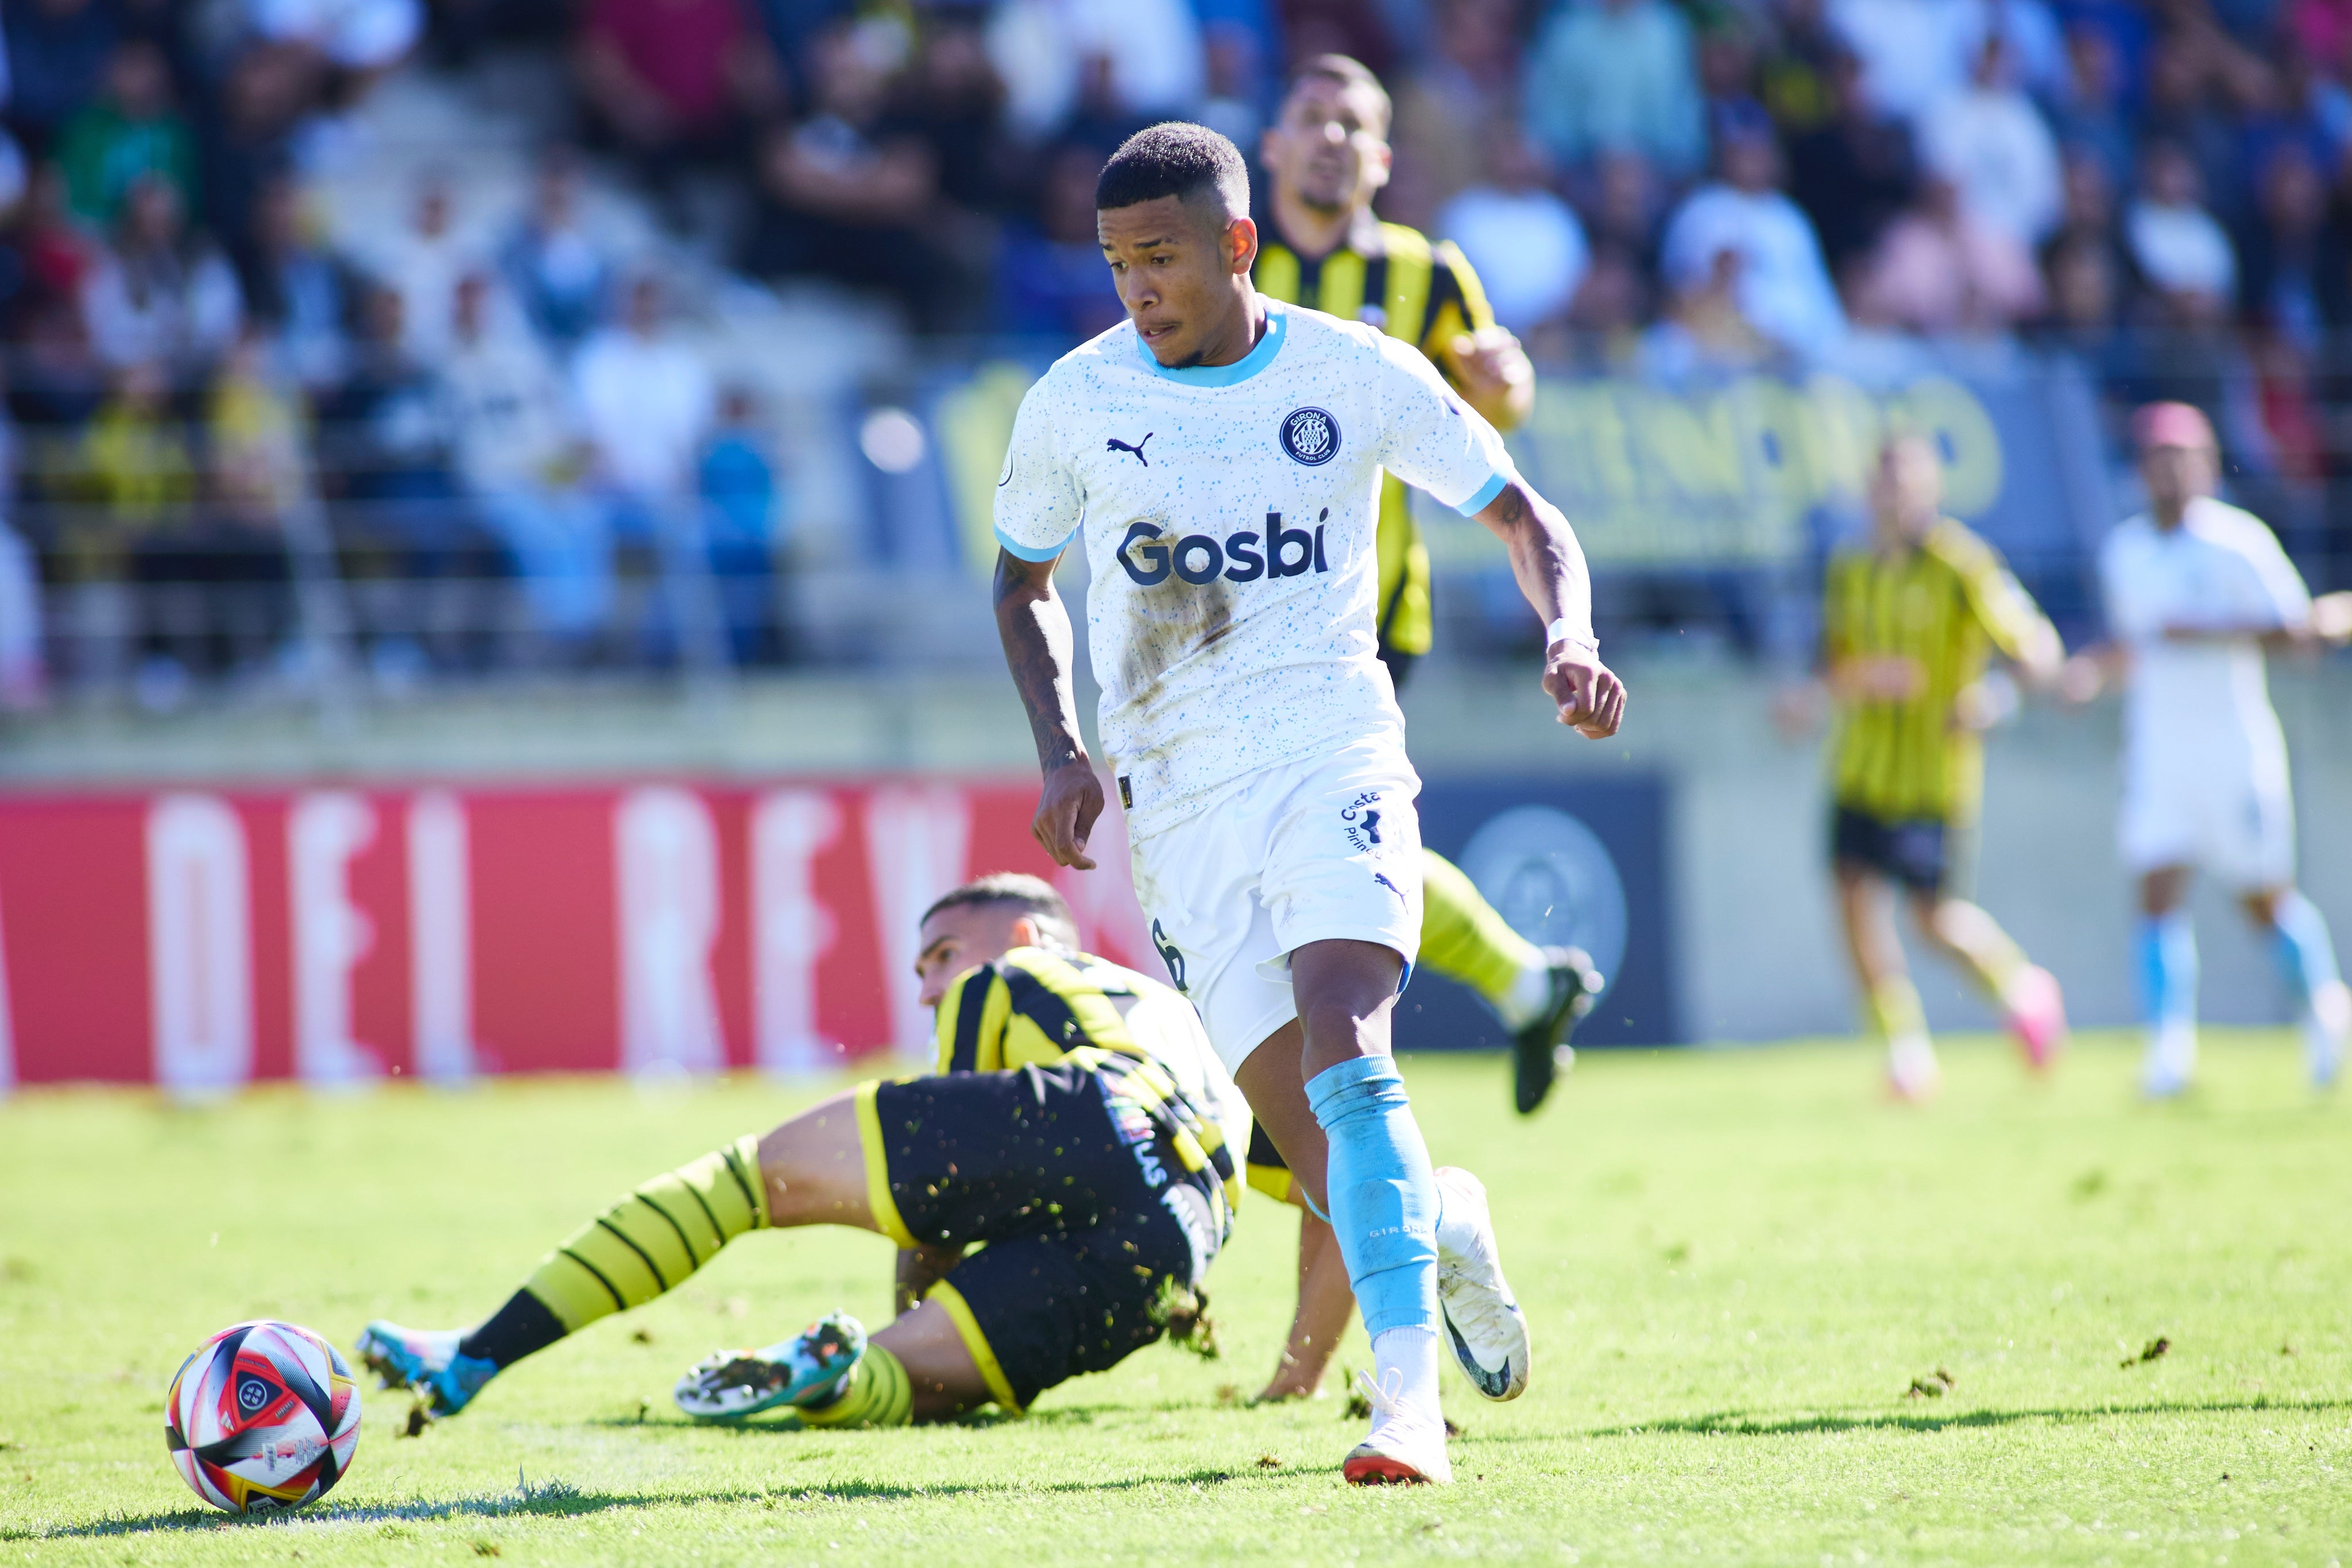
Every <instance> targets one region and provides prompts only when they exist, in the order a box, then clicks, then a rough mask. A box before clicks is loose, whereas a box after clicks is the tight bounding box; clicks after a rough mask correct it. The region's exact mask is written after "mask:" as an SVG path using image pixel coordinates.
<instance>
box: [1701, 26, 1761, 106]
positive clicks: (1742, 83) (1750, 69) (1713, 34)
mask: <svg viewBox="0 0 2352 1568" xmlns="http://www.w3.org/2000/svg"><path fill="white" fill-rule="evenodd" d="M1755 74H1756V53H1755V50H1754V49H1753V48H1752V47H1750V46H1749V44H1748V35H1747V34H1746V33H1745V32H1744V31H1742V30H1741V29H1740V28H1738V27H1737V26H1718V27H1716V28H1714V29H1712V30H1711V31H1709V32H1708V33H1707V35H1706V37H1704V38H1702V39H1700V40H1699V46H1698V80H1699V87H1700V89H1701V90H1703V91H1704V92H1705V93H1706V96H1707V97H1709V98H1711V99H1729V98H1744V97H1746V96H1747V94H1748V82H1749V80H1750V79H1751V78H1753V77H1754V76H1755Z"/></svg>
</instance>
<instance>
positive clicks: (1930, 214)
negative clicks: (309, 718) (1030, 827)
mask: <svg viewBox="0 0 2352 1568" xmlns="http://www.w3.org/2000/svg"><path fill="white" fill-rule="evenodd" d="M0 37H4V38H5V62H0V63H4V64H5V69H0V95H5V98H0V119H5V127H6V134H5V139H0V342H4V343H5V373H6V384H5V394H6V395H5V410H6V414H7V418H6V420H5V423H0V486H5V490H0V494H5V514H0V515H5V528H0V703H26V702H30V701H36V700H38V698H39V695H40V692H41V687H42V685H43V682H44V680H45V679H55V678H60V677H62V678H68V679H71V680H74V681H89V682H93V683H97V684H104V683H106V682H109V681H116V682H120V681H131V682H133V683H135V684H137V685H138V687H139V689H140V690H141V691H142V695H149V696H152V697H153V698H154V699H155V700H158V701H168V700H170V697H171V695H172V693H173V691H174V690H175V689H176V685H175V683H180V682H184V681H185V680H186V679H188V678H191V677H195V676H205V675H217V674H234V673H236V672H239V671H247V670H255V669H265V668H278V669H281V670H282V669H283V668H284V667H286V666H287V665H288V664H289V662H295V663H299V660H300V659H302V658H304V657H309V656H315V649H316V648H317V647H318V646H319V645H320V644H319V643H318V641H317V638H316V636H315V635H308V636H306V634H305V633H306V632H307V633H318V632H320V631H321V629H322V627H326V626H327V625H328V623H329V622H333V625H332V627H331V630H332V631H333V632H335V634H336V635H337V636H339V637H341V638H343V639H345V640H346V642H347V643H348V645H349V646H351V647H352V648H354V649H356V650H357V651H358V652H359V653H361V654H362V656H363V657H364V658H365V659H366V660H367V661H368V662H369V663H370V664H372V665H373V667H374V668H375V669H376V670H377V672H378V673H379V674H383V675H386V676H389V677H397V676H398V675H400V674H401V673H402V672H404V671H407V672H415V673H423V672H428V671H439V670H455V671H463V670H467V669H471V668H488V667H508V666H510V665H512V664H518V663H520V664H538V665H543V666H547V667H554V668H579V667H594V666H597V665H600V664H629V665H635V664H644V663H647V662H652V663H656V664H663V663H667V664H694V663H697V662H704V663H718V664H758V663H766V662H774V661H778V660H782V659H785V658H788V657H790V656H792V653H793V647H792V642H791V639H790V638H789V637H788V636H786V635H785V634H784V632H783V629H782V621H783V618H782V616H781V615H780V614H779V612H778V611H777V605H778V603H779V602H780V586H781V579H780V577H779V573H778V562H779V560H780V559H786V553H787V552H784V551H782V549H781V548H780V547H781V546H782V542H783V539H784V536H785V533H786V531H787V527H786V525H787V522H788V519H789V517H790V507H789V505H788V498H787V495H786V486H785V485H784V483H783V476H782V475H781V474H780V473H779V471H778V468H777V464H776V459H775V455H774V454H773V452H772V449H771V445H770V443H769V441H768V439H767V422H765V421H764V420H763V415H762V413H761V408H760V404H759V399H758V397H757V395H756V394H755V393H754V392H752V391H751V390H750V389H747V388H743V387H738V386H731V385H722V384H719V382H718V381H717V380H716V379H715V378H714V375H713V373H712V372H711V371H710V370H709V366H708V363H707V360H706V358H705V357H704V356H702V355H700V354H698V352H696V351H695V350H693V349H691V348H690V347H689V346H688V345H687V344H686V343H684V342H683V341H681V340H680V338H679V336H678V333H677V327H676V325H675V323H674V322H673V320H672V319H671V318H672V314H673V311H672V307H673V306H674V304H675V303H676V301H674V300H672V299H670V298H667V290H666V287H665V280H664V278H663V277H662V276H661V275H660V274H659V273H658V272H657V271H653V270H647V269H645V268H643V267H638V266H635V265H633V264H631V263H629V262H627V261H625V259H624V258H623V257H622V256H619V255H618V254H617V253H616V252H615V251H614V248H613V247H612V246H610V245H609V244H608V243H606V242H605V241H604V239H603V238H602V237H601V236H600V235H599V234H598V233H597V231H596V229H595V226H594V225H593V224H590V223H588V222H586V221H585V220H584V219H583V201H582V190H583V171H584V170H586V169H591V168H593V169H600V170H603V171H604V172H606V173H607V175H608V176H610V177H612V178H614V179H616V180H618V181H620V182H621V183H624V184H625V186H627V187H628V188H631V189H634V190H635V192H636V193H637V194H638V198H639V199H640V200H641V201H642V203H643V204H644V205H645V207H646V210H647V211H648V212H649V213H650V214H653V215H654V216H655V217H656V219H657V220H658V221H659V222H660V223H661V224H663V225H667V227H668V228H669V229H670V230H671V231H672V232H673V233H675V234H676V235H678V236H679V237H680V238H681V240H690V241H692V242H693V243H695V244H697V245H698V246H701V247H702V249H703V250H704V251H706V252H708V251H709V250H711V249H712V248H713V247H714V246H715V248H716V249H717V251H718V253H719V254H720V255H721V256H723V259H724V260H726V261H727V262H728V263H729V264H730V265H731V266H732V267H734V268H735V269H737V270H738V271H740V272H741V273H743V274H746V275H748V276H750V277H754V278H758V279H761V280H768V281H782V280H785V279H791V278H821V279H827V280H830V281H831V282H833V283H834V284H835V285H838V286H841V287H847V288H851V289H855V290H859V291H864V292H867V293H870V294H873V295H876V296H877V297H879V298H882V299H884V300H886V301H887V302H888V303H889V304H890V306H891V307H892V308H894V309H895V311H896V312H897V313H898V315H899V317H900V318H901V319H903V320H904V322H905V323H906V324H907V326H908V329H911V330H912V331H914V332H916V333H919V334H926V335H930V336H935V337H940V338H951V339H956V340H963V339H968V338H971V337H976V336H983V335H985V336H991V337H996V336H1003V337H1018V338H1023V339H1034V340H1047V341H1052V342H1057V343H1058V342H1066V341H1070V340H1076V339H1078V338H1081V337H1083V336H1086V335H1088V334H1091V333H1092V332H1094V331H1097V330H1099V329H1102V328H1103V327H1105V326H1108V325H1109V324H1110V323H1112V322H1113V321H1115V320H1117V319H1118V302H1117V300H1116V298H1114V297H1113V296H1112V294H1111V292H1110V289H1109V287H1108V281H1107V277H1106V275H1105V273H1104V271H1103V268H1102V266H1101V262H1100V259H1099V256H1098V254H1097V249H1096V246H1095V240H1094V213H1093V183H1094V176H1095V172H1096V170H1097V167H1098V166H1099V164H1100V162H1101V161H1102V158H1103V156H1104V155H1105V154H1106V153H1107V152H1108V151H1109V149H1110V148H1112V147H1113V146H1115V145H1116V144H1117V142H1118V141H1119V140H1120V139H1121V138H1122V137H1123V136H1125V135H1126V134H1127V133H1128V132H1129V131H1132V130H1134V129H1137V128H1139V126H1142V125H1144V124H1147V123H1150V122H1151V121H1153V120H1161V119H1167V118H1171V117H1187V118H1192V119H1197V120H1203V121H1205V122H1207V123H1209V124H1212V125H1214V126H1216V127H1217V128H1219V129H1220V130H1223V131H1225V132H1226V133H1227V134H1229V135H1231V136H1232V137H1233V138H1234V140H1235V141H1237V142H1238V143H1240V144H1241V145H1242V147H1243V148H1244V150H1245V151H1251V150H1254V149H1255V145H1256V142H1257V138H1258V134H1259V132H1260V131H1262V130H1263V129H1265V126H1266V125H1267V123H1268V122H1269V120H1270V119H1271V117H1273V116H1275V115H1276V114H1278V113H1279V112H1280V111H1281V91H1282V88H1283V85H1284V82H1285V80H1286V74H1287V71H1288V69H1289V68H1290V66H1291V65H1292V64H1293V63H1295V62H1297V61H1298V60H1300V59H1302V58H1305V57H1310V56H1313V55H1316V54H1320V53H1324V52H1340V53H1345V54H1349V55H1352V56H1354V57H1357V58H1359V59H1361V60H1362V61H1364V62H1365V63H1366V64H1367V65H1369V66H1370V67H1371V68H1373V69H1374V70H1375V71H1377V72H1379V73H1380V74H1381V77H1382V78H1383V79H1384V80H1385V81H1386V82H1387V84H1388V85H1389V87H1390V89H1391V93H1392V96H1393V99H1394V105H1395V115H1394V123H1393V126H1392V127H1391V141H1392V143H1393V145H1394V149H1395V165H1394V172H1393V178H1392V179H1391V182H1390V183H1389V184H1388V186H1387V188H1386V190H1385V191H1384V192H1383V193H1382V194H1381V203H1380V206H1381V213H1382V214H1383V215H1384V216H1387V217H1390V218H1391V219H1394V220H1396V221H1399V222H1402V223H1406V224H1410V225H1414V226H1416V227H1420V228H1423V229H1425V230H1427V231H1430V232H1432V233H1433V234H1436V235H1442V236H1445V237H1450V238H1453V239H1454V240H1456V241H1457V242H1458V243H1459V244H1460V245H1461V246H1463V248H1464V250H1465V252H1466V253H1467V254H1468V255H1469V256H1470V258H1471V259H1472V261H1473V263H1474V264H1475V267H1476V268H1477V270H1478V272H1479V273H1480V275H1481V277H1482V278H1483V279H1484V280H1485V283H1486V288H1487V291H1488V293H1489V295H1490V297H1491V298H1492V300H1493V302H1494V305H1495V307H1496V312H1497V314H1498V316H1499V317H1500V319H1502V321H1503V322H1504V324H1505V325H1507V326H1508V327H1510V328H1512V329H1514V330H1516V331H1517V332H1518V333H1519V334H1520V335H1521V336H1522V337H1523V338H1525V339H1526V340H1528V343H1529V346H1530V348H1531V350H1533V351H1534V352H1535V354H1536V356H1537V358H1538V362H1539V363H1542V364H1545V365H1547V366H1555V367H1558V366H1582V367H1585V368H1590V369H1610V370H1622V371H1636V372H1639V373H1643V374H1647V375H1651V376H1655V377H1666V378H1675V377H1685V376H1692V375H1708V374H1722V373H1728V372H1738V371H1744V370H1748V369H1752V368H1782V367H1790V368H1797V369H1802V368H1805V367H1807V366H1811V365H1828V366H1832V367H1835V366H1837V365H1839V364H1840V363H1843V362H1853V360H1854V359H1855V357H1856V356H1862V357H1864V358H1867V357H1868V356H1870V355H1872V354H1874V353H1880V352H1882V351H1883V350H1885V347H1886V345H1889V344H1895V345H1899V344H1901V343H1903V342H1906V341H1907V340H1911V339H1914V338H1917V337H1933V338H1937V339H1950V338H1955V337H1958V338H1963V339H1977V340H1990V341H1994V342H2003V341H2011V340H2024V341H2042V342H2047V343H2050V344H2053V345H2057V346H2061V347H2063V348H2064V349H2066V350H2069V351H2071V352H2072V353H2074V354H2076V355H2078V356H2080V357H2081V358H2082V360H2083V361H2084V362H2086V363H2087V364H2088V365H2089V366H2090V367H2091V368H2092V370H2093V371H2094V373H2095V375H2096V376H2097V377H2098V378H2099V379H2100V381H2101V382H2102V383H2103V384H2104V385H2105V386H2106V387H2107V388H2108V389H2109V390H2110V392H2112V394H2113V395H2114V397H2115V398H2116V400H2117V401H2118V402H2135V401H2138V400H2139V399H2141V398H2143V397H2147V396H2155V395H2167V396H2177V397H2185V398H2187V399H2188V400H2189V401H2193V402H2200V403H2202V404H2204V405H2206V406H2207V407H2208V409H2209V411H2210V412H2211V413H2213V415H2214V416H2215V418H2216V422H2217V424H2218V425H2219V427H2220V428H2221V430H2222V431H2223V433H2224V439H2225V443H2226V444H2228V446H2229V447H2230V449H2231V461H2232V464H2233V465H2235V466H2236V467H2238V468H2239V469H2240V470H2242V471H2243V472H2245V473H2249V474H2254V475H2259V476H2264V477H2265V479H2266V480H2267V481H2268V482H2270V483H2272V484H2273V485H2274V486H2276V487H2277V493H2278V495H2279V496H2281V497H2284V500H2282V501H2281V503H2280V505H2281V506H2282V507H2284V509H2285V510H2286V511H2288V512H2289V513H2293V514H2294V516H2300V517H2304V519H2305V523H2304V524H2303V525H2298V524H2297V523H2296V522H2295V521H2294V517H2293V516H2291V517H2285V518H2284V519H2282V521H2283V523H2284V527H2285V528H2287V529H2288V530H2289V531H2292V529H2293V528H2295V527H2297V526H2307V527H2309V528H2315V529H2317V528H2325V527H2326V524H2327V516H2326V501H2325V497H2326V484H2327V482H2328V481H2329V480H2331V479H2334V478H2336V477H2338V476H2343V475H2345V474H2347V473H2352V429H2340V428H2338V426H2339V425H2340V424H2342V423H2343V422H2344V420H2345V418H2346V412H2347V407H2352V398H2347V395H2346V386H2345V384H2344V383H2345V382H2347V378H2352V361H2347V360H2345V359H2344V358H2342V357H2340V356H2336V355H2332V354H2331V353H2330V351H2329V345H2330V339H2331V334H2333V333H2336V332H2338V331H2340V330H2342V329H2344V328H2346V327H2347V325H2352V321H2347V318H2352V156H2347V153H2352V87H2347V81H2352V0H1687V3H1681V0H989V3H950V0H866V3H860V0H430V3H429V4H428V0H186V3H183V0H0ZM501 49H504V50H509V51H512V50H517V49H520V50H525V51H530V52H533V53H535V54H536V55H538V56H539V57H543V58H545V59H547V60H551V61H560V62H561V70H562V76H563V79H564V80H565V82H566V83H567V101H566V103H565V104H564V106H563V108H562V112H560V113H557V114H554V115H552V116H551V122H550V123H548V124H546V125H545V126H543V127H541V131H542V133H543V136H544V141H545V149H544V152H542V154H541V158H540V161H539V164H538V168H537V171H536V173H535V176H534V179H533V181H532V183H531V185H530V191H529V193H528V195H527V197H526V198H524V199H523V200H522V201H521V202H520V204H519V206H518V209H517V210H515V211H513V212H511V213H509V214H505V216H504V217H503V219H502V220H501V221H500V222H499V223H497V224H495V225H488V227H489V228H491V229H494V230H495V233H496V238H495V241H494V242H492V243H483V242H481V241H480V240H479V239H478V237H472V236H477V235H478V234H479V233H481V232H484V225H461V224H459V223H458V222H457V221H456V218H455V216H454V213H455V209H456V208H457V206H458V205H459V204H463V203H465V202H466V201H467V200H468V198H469V192H468V187H467V179H466V176H465V172H464V171H463V170H462V169H458V168H445V169H437V170H434V171H430V172H427V173H426V174H425V176H424V177H422V178H420V179H418V180H417V181H416V182H415V186H414V189H413V190H412V191H411V192H410V193H409V194H408V196H407V197H406V198H405V200H406V203H407V205H406V208H405V210H404V212H402V213H401V214H397V217H396V219H395V220H394V221H390V222H387V223H384V224H383V225H380V227H381V229H382V231H383V238H382V242H381V243H378V244H374V245H373V246H366V247H356V246H354V247H352V248H351V249H350V250H349V251H347V250H346V248H345V246H343V245H342V244H339V243H338V242H337V241H336V240H335V239H334V238H332V237H331V227H330V225H327V224H326V223H324V222H323V221H322V219H321V214H320V211H319V205H320V204H319V202H318V199H317V189H316V179H315V174H316V171H317V170H318V169H319V168H320V166H321V164H322V162H327V161H331V159H332V158H333V157H335V156H336V155H337V150H338V149H339V148H342V147H347V146H348V144H349V142H350V141H351V140H352V136H353V134H354V132H353V131H352V127H353V125H354V123H355V122H356V120H357V118H358V117H359V115H360V114H361V111H362V109H363V108H364V106H365V104H366V103H367V101H368V99H369V96H370V94H371V93H372V92H374V91H376V90H378V84H379V83H380V82H381V81H382V79H383V78H385V77H386V76H387V75H389V74H391V73H394V72H395V71H400V70H404V69H406V70H446V69H456V70H463V69H466V68H468V66H469V64H470V63H471V62H473V61H474V60H476V59H477V58H478V57H482V56H485V55H486V54H490V53H495V52H496V51H499V50H501ZM697 193H701V194H703V195H706V196H711V197H713V199H712V200H707V201H698V200H696V199H694V198H695V197H696V195H697ZM713 214H716V215H715V216H714V215H713ZM2348 341H2352V339H2348ZM2298 497H2300V499H2298ZM2296 507H2301V508H2302V510H2301V511H2300V512H2299V513H2297V512H2296V511H2295V508H2296ZM322 584H331V585H332V586H333V587H334V590H335V591H334V593H333V594H332V595H331V596H322V595H321V594H320V593H319V592H317V591H316V590H317V589H319V588H320V585H322ZM37 604H46V605H47V617H48V624H47V631H46V633H44V632H43V631H42V630H41V623H40V618H39V616H38V615H37V614H36V613H35V612H34V610H33V608H32V607H33V606H35V605H37ZM306 648H307V649H310V650H312V651H313V652H312V653H308V654H306V653H304V652H303V650H305V649H306ZM45 649H46V651H47V652H46V655H45ZM45 656H46V667H47V670H48V672H49V674H47V675H46V676H45V674H44V670H45V663H44V661H45Z"/></svg>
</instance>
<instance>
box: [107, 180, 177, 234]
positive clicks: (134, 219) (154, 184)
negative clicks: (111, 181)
mask: <svg viewBox="0 0 2352 1568" xmlns="http://www.w3.org/2000/svg"><path fill="white" fill-rule="evenodd" d="M183 216H184V214H182V212H181V210H180V193H178V192H177V191H175V190H173V188H172V187H171V186H170V185H168V184H166V183H163V181H162V180H159V179H156V178H154V177H153V176H152V175H151V176H148V177H146V178H143V179H141V180H139V181H138V182H136V183H133V184H132V185H131V190H130V192H129V193H128V194H126V195H125V196H124V197H123V198H122V243H123V248H124V249H126V250H167V249H169V248H170V247H171V246H174V245H177V244H178V243H179V239H180V226H181V221H182V218H183Z"/></svg>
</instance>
